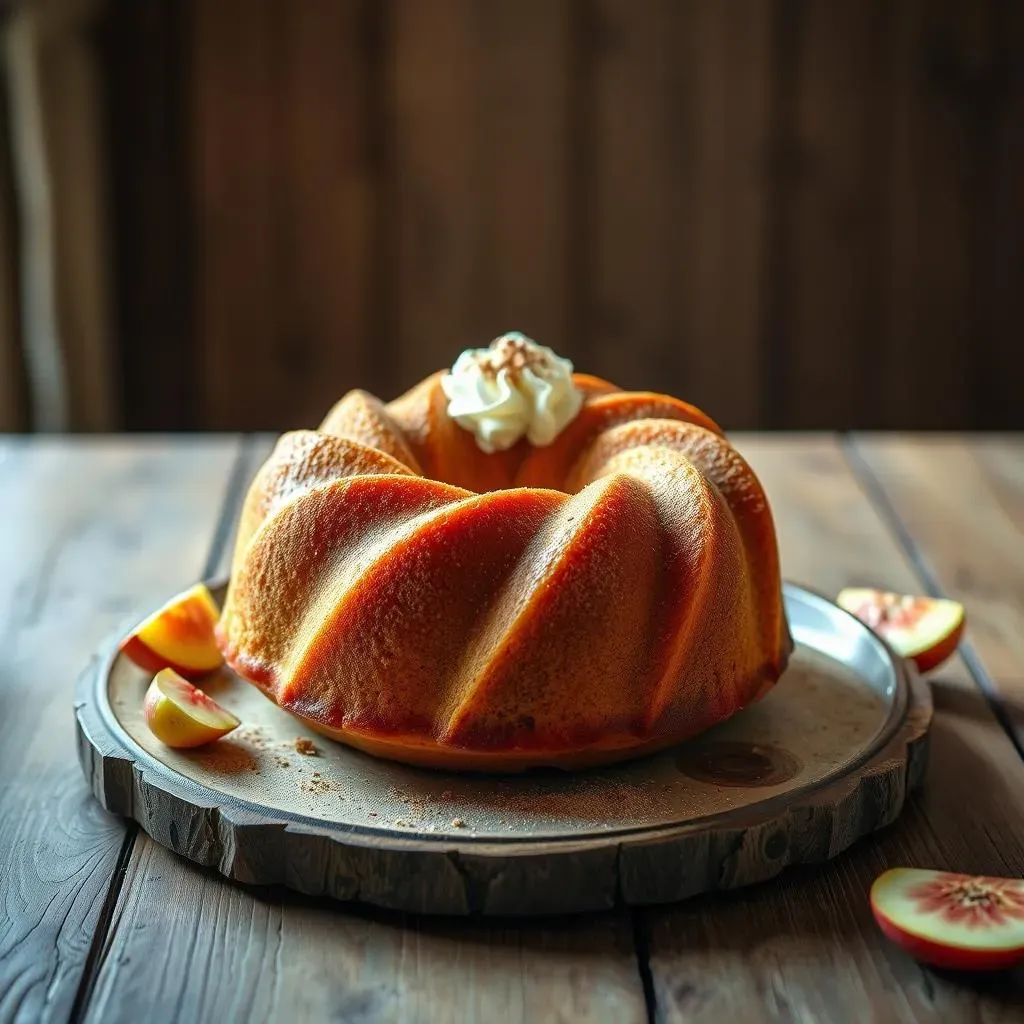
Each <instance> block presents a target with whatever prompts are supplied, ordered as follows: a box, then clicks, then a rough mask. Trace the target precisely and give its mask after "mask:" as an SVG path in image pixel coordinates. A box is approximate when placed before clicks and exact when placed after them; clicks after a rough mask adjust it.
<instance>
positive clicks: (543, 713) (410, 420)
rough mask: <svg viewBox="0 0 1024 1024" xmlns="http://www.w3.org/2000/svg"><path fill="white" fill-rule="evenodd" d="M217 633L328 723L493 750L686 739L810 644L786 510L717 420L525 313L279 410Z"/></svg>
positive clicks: (504, 759)
mask: <svg viewBox="0 0 1024 1024" xmlns="http://www.w3.org/2000/svg"><path fill="white" fill-rule="evenodd" d="M217 632H218V642H219V643H220V646H221V648H222V650H223V652H224V655H225V657H226V659H227V661H228V662H229V664H230V665H231V666H232V667H233V668H234V669H235V670H236V671H237V672H238V673H239V674H240V675H242V676H244V677H245V678H247V679H249V680H250V681H251V682H253V683H255V684H256V685H257V686H258V687H260V688H261V689H262V690H263V691H264V693H266V695H267V696H268V697H270V699H271V700H273V701H275V702H276V703H277V704H278V705H279V706H280V707H282V708H284V709H285V710H287V711H289V712H291V713H292V714H294V715H296V716H298V717H300V718H301V719H303V720H304V721H305V722H306V723H308V724H309V725H310V726H311V727H312V728H314V729H316V730H317V731H319V732H320V733H322V734H324V735H326V736H329V737H332V738H334V739H337V740H340V741H342V742H344V743H348V744H351V745H352V746H355V747H359V748H361V749H363V750H365V751H368V752H370V753H373V754H377V755H381V756H384V757H389V758H393V759H396V760H400V761H406V762H410V763H416V764H427V765H434V766H439V767H446V768H454V769H468V770H485V771H512V770H519V769H525V768H528V767H532V766H539V765H558V766H562V767H568V768H571V767H577V766H583V765H591V764H598V763H602V762H608V761H614V760H618V759H622V758H626V757H631V756H634V755H636V754H639V753H642V752H645V751H651V750H655V749H658V748H661V747H665V746H667V745H669V744H672V743H676V742H678V741H680V740H683V739H686V738H687V737H690V736H693V735H694V734H696V733H698V732H700V731H702V730H704V729H707V728H708V727H709V726H711V725H714V724H715V723H717V722H721V721H723V720H724V719H726V718H728V717H729V716H730V715H732V714H734V713H735V712H736V711H738V710H740V709H741V708H743V707H744V706H746V705H747V704H749V703H751V702H752V701H754V700H757V699H758V698H759V697H760V696H761V695H763V694H764V693H765V692H766V691H767V690H768V689H769V688H770V687H771V686H772V684H773V683H774V682H775V681H776V680H777V679H778V677H779V675H780V674H781V673H782V671H783V669H784V667H785V664H786V661H787V658H788V656H789V653H790V651H791V649H792V641H791V639H790V634H789V629H788V626H787V623H786V619H785V614H784V610H783V604H782V592H781V582H780V577H779V562H778V552H777V546H776V540H775V530H774V526H773V523H772V517H771V511H770V509H769V506H768V503H767V501H766V499H765V495H764V492H763V490H762V489H761V486H760V484H759V482H758V480H757V478H756V477H755V475H754V473H753V472H752V471H751V469H750V468H749V466H748V465H747V464H746V462H744V460H743V459H742V458H741V456H740V455H739V454H738V453H737V452H736V451H735V449H734V448H733V447H732V446H731V445H730V444H729V442H728V441H727V440H726V439H725V438H724V437H723V436H722V431H721V430H720V429H719V428H718V426H717V425H716V424H715V423H714V422H713V421H712V420H710V419H709V418H708V417H707V416H705V415H704V413H702V412H701V411H700V410H699V409H696V408H694V407H693V406H691V405H688V404H686V403H685V402H682V401H679V400H678V399H675V398H670V397H667V396H665V395H658V394H653V393H648V392H640V393H637V392H626V391H621V390H619V389H618V388H616V387H615V386H613V385H612V384H609V383H607V382H605V381H602V380H598V379H597V378H595V377H590V376H586V375H583V374H576V373H573V372H572V365H571V364H570V363H569V362H568V361H567V360H563V359H559V358H558V357H557V356H556V355H555V354H554V353H553V352H551V351H550V349H547V348H544V347H543V346H540V345H537V344H536V343H534V342H532V341H530V340H529V339H527V338H525V337H523V336H522V335H518V334H515V335H505V336H503V337H502V338H500V339H498V340H497V341H495V342H494V343H493V344H492V345H491V346H490V347H489V348H487V349H478V350H471V351H469V352H466V353H464V354H463V355H462V356H461V357H460V359H459V361H458V362H457V363H456V364H455V366H454V367H453V368H452V370H451V371H450V372H448V373H438V374H435V375H433V376H431V377H428V378H427V379H426V380H424V381H423V382H422V383H420V384H419V385H417V386H416V387H414V388H413V389H412V390H411V391H410V392H408V393H407V394H405V395H403V396H402V397H401V398H399V399H397V400H395V401H393V402H391V403H389V404H386V405H385V404H384V403H382V402H381V401H380V400H378V399H377V398H375V397H373V396H372V395H370V394H367V393H366V392H364V391H352V392H350V393H349V394H347V395H346V396H345V397H344V398H342V399H341V401H339V402H338V404H337V405H336V406H335V407H334V408H333V409H332V410H331V411H330V413H329V414H328V416H327V418H326V419H325V420H324V422H323V423H322V424H321V425H320V428H319V429H318V430H315V431H311V430H298V431H295V432H292V433H288V434H285V435H284V436H283V437H282V438H281V439H280V441H279V442H278V444H277V447H276V449H275V450H274V452H273V454H272V455H271V456H270V458H269V459H268V460H267V462H266V463H265V464H264V465H263V467H262V468H261V470H260V471H259V473H258V475H257V477H256V479H255V480H254V482H253V484H252V487H251V489H250V490H249V493H248V496H247V498H246V501H245V505H244V508H243V511H242V514H241V520H240V523H239V527H238V537H237V542H236V550H235V553H234V562H233V566H232V571H231V581H230V586H229V588H228V594H227V598H226V601H225V605H224V609H223V613H222V616H221V619H220V622H219V624H218V630H217Z"/></svg>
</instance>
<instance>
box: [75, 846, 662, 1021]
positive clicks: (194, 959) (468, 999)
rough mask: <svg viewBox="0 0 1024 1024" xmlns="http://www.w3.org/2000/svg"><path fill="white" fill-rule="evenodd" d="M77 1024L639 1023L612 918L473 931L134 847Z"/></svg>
mask: <svg viewBox="0 0 1024 1024" xmlns="http://www.w3.org/2000/svg"><path fill="white" fill-rule="evenodd" d="M136 852H137V855H136V856H135V857H133V859H132V864H131V867H130V869H129V873H128V878H127V880H126V883H125V887H124V890H123V893H124V899H123V901H122V903H121V904H120V905H119V906H118V909H117V912H116V915H115V917H114V921H113V929H112V935H111V945H110V949H109V950H108V952H107V956H106V959H105V961H104V964H103V970H102V972H101V975H100V979H99V984H98V986H97V989H96V993H95V998H94V1000H93V1002H92V1005H91V1006H90V1008H89V1013H88V1016H87V1018H86V1019H87V1020H89V1021H95V1022H103V1024H120V1022H122V1021H124V1022H128V1021H136V1020H139V1019H140V1017H144V1018H145V1019H147V1020H150V1021H153V1022H154V1024H158V1022H163V1021H168V1022H169V1021H176V1020H195V1021H208V1020H230V1021H232V1022H234V1021H239V1022H246V1021H266V1020H281V1019H285V1018H287V1019H290V1020H296V1021H315V1020H322V1019H324V1018H325V1017H326V1016H331V1017H332V1018H333V1019H337V1020H344V1021H346V1022H348V1024H363V1022H365V1024H369V1022H370V1021H374V1022H376V1021H396V1022H399V1021H424V1022H426V1021H430V1022H435V1021H436V1022H442V1021H444V1022H447V1021H450V1022H459V1021H468V1020H488V1021H492V1020H493V1021H496V1022H504V1021H523V1022H531V1024H532V1022H535V1021H544V1020H552V1019H558V1018H561V1019H564V1020H573V1021H576V1020H581V1021H607V1022H609V1024H612V1022H615V1024H618V1022H624V1024H625V1022H634V1021H637V1022H639V1021H645V1020H646V1015H645V1012H644V1003H643V995H642V993H641V991H640V977H639V974H638V973H637V970H636V965H635V960H634V956H633V951H632V946H631V942H630V938H631V936H630V933H629V931H628V928H625V927H624V925H623V921H624V919H623V918H622V917H611V916H601V917H597V918H589V919H585V920H576V921H569V922H566V923H564V924H550V923H549V924H544V925H540V924H538V925H529V924H524V925H514V926H509V927H507V928H499V927H490V928H481V927H478V926H474V925H467V924H465V923H461V922H452V923H446V922H444V921H442V920H438V919H414V918H407V917H404V916H401V917H400V916H390V915H388V916H385V915H383V914H380V913H376V914H373V915H370V914H369V913H367V912H364V911H362V910H353V909H351V908H346V907H344V906H342V905H332V904H330V903H320V904H319V905H318V904H317V902H316V901H313V900H302V899H301V898H299V897H295V896H294V895H291V894H284V893H281V892H278V891H265V890H257V891H249V890H246V889H243V888H240V887H238V886H232V885H228V884H226V883H224V882H223V881H222V880H221V879H220V878H219V877H215V876H214V875H213V874H212V873H210V872H205V871H203V870H201V869H199V868H196V867H195V866H193V865H192V864H190V863H188V862H185V861H182V860H180V859H178V858H176V857H175V856H174V855H173V854H171V853H169V852H168V851H166V850H165V849H164V848H163V847H161V846H157V845H156V844H155V843H153V842H152V841H150V840H149V839H146V838H142V839H141V840H140V842H139V844H138V847H137V851H136Z"/></svg>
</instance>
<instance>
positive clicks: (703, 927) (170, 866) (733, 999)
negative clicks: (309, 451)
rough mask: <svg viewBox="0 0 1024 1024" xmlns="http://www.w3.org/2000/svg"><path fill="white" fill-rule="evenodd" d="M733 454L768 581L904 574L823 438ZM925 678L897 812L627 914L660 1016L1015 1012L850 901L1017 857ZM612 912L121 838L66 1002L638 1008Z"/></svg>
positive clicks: (627, 939)
mask: <svg viewBox="0 0 1024 1024" xmlns="http://www.w3.org/2000/svg"><path fill="white" fill-rule="evenodd" d="M741 447H743V448H744V450H746V451H747V452H748V454H749V455H750V456H751V458H752V461H753V463H754V465H755V467H756V468H757V469H758V471H759V472H760V473H761V475H762V477H763V479H764V482H765V484H766V486H767V488H768V491H769V494H770V496H771V498H772V501H773V505H774V507H775V510H776V517H777V519H778V520H779V529H780V537H781V542H782V546H783V557H784V563H785V565H786V571H787V574H788V575H789V576H791V577H794V578H797V579H800V580H801V581H803V582H808V583H810V584H812V585H817V586H818V587H819V588H820V589H823V590H825V591H826V592H832V591H834V590H835V589H837V588H838V586H839V585H841V584H843V583H847V582H849V583H856V582H875V583H879V582H881V583H884V584H886V585H890V586H894V587H898V588H903V589H913V588H915V587H920V586H921V582H922V581H921V580H920V579H919V578H917V577H915V576H914V575H913V574H912V572H911V570H910V568H909V567H908V566H907V565H906V564H905V563H904V562H903V561H902V558H901V554H900V551H899V549H898V547H897V545H896V543H895V542H894V540H893V538H892V537H891V536H889V535H888V534H887V533H886V531H885V529H884V527H883V526H882V524H881V522H880V520H879V518H878V516H877V514H876V512H875V511H874V510H872V508H871V506H870V505H869V503H868V501H867V500H866V498H865V497H864V494H863V493H862V492H861V491H860V490H859V488H858V486H857V484H856V482H855V480H854V478H853V476H852V475H851V474H850V472H849V469H848V467H847V466H846V465H845V464H844V462H843V459H842V455H841V453H840V451H839V449H838V448H837V446H836V445H835V443H834V441H833V440H831V439H826V438H818V439H793V440H788V441H777V440H770V441H768V440H762V441H754V440H749V441H745V440H742V439H741ZM2 472H3V466H2V464H0V473H2ZM211 475H212V474H211ZM226 475H227V470H226V469H225V470H224V476H226ZM0 483H2V481H0ZM153 498H156V500H157V503H158V504H159V496H155V495H154V496H150V500H153ZM139 529H140V533H141V527H140V528H139ZM840 544H841V545H842V546H840ZM159 596H161V595H156V597H159ZM154 599H155V598H154ZM939 679H940V681H941V682H940V683H939V684H938V685H937V686H936V698H937V705H938V707H939V716H938V719H937V722H936V733H935V739H934V746H933V751H934V754H933V764H932V769H931V772H930V775H929V788H928V789H927V790H926V792H925V794H924V796H923V798H921V799H919V800H918V801H915V802H914V804H913V805H912V806H911V807H910V808H909V809H908V812H907V814H906V816H905V819H904V823H903V824H901V825H897V826H895V827H894V829H892V830H890V832H889V833H887V834H886V835H885V836H884V837H882V838H880V839H878V840H873V841H869V842H866V843H864V844H861V846H860V847H858V848H857V849H856V850H855V851H854V852H853V853H851V854H850V855H847V856H846V857H843V858H841V859H840V860H839V861H838V862H836V863H835V864H833V865H831V866H827V867H824V868H821V869H817V870H806V871H800V872H793V873H790V874H789V875H787V876H785V877H784V878H783V879H782V880H781V882H779V883H769V884H767V885H764V886H761V887H758V888H757V889H753V890H745V891H742V892H739V893H735V894H731V895H726V896H717V897H714V898H712V899H709V900H699V901H694V902H693V903H690V904H685V905H682V906H680V907H675V908H669V909H665V910H652V911H649V912H645V913H644V914H643V915H642V920H641V921H640V924H641V926H642V927H641V930H640V936H639V937H640V953H641V956H643V953H644V949H645V947H646V946H647V945H649V946H650V953H651V956H650V978H651V982H652V984H653V987H654V994H655V998H656V1000H657V1007H656V1009H657V1014H658V1017H659V1019H665V1020H672V1019H681V1018H686V1019H701V1018H704V1019H709V1020H720V1019H724V1018H723V1014H725V1015H726V1016H727V1017H728V1018H729V1019H737V1020H738V1019H772V1018H773V1017H779V1016H790V1015H792V1016H799V1015H800V1014H801V1013H803V1014H804V1015H805V1016H806V1015H808V1014H809V1015H811V1016H817V1017H818V1018H820V1019H826V1018H827V1019H850V1020H862V1019H865V1018H866V1017H869V1016H871V1015H874V1016H876V1017H881V1018H883V1019H887V1020H891V1019H897V1018H902V1019H915V1020H928V1019H935V1018H937V1017H938V1016H939V1015H940V1014H951V1013H954V1012H955V1013H957V1014H958V1015H960V1016H963V1015H965V1014H970V1013H972V1012H975V1013H978V1014H981V1013H986V1014H993V1015H998V1013H999V1011H1000V1010H1006V1011H1007V1014H1009V1013H1010V1004H1011V1003H1012V1005H1013V1007H1014V1008H1015V1009H1016V1008H1019V1006H1020V1002H1019V1000H1020V978H1019V977H1018V976H1017V975H1005V976H1002V977H1000V978H997V979H993V980H992V981H991V982H989V983H987V984H986V985H985V986H984V987H982V988H980V989H979V988H977V987H971V986H968V987H964V986H962V985H958V984H954V983H952V982H949V981H947V980H945V979H941V978H938V977H936V976H932V975H928V974H925V973H924V972H922V971H920V969H918V968H917V967H915V966H914V965H913V964H912V963H911V962H910V961H909V960H907V959H906V958H905V957H903V956H902V955H901V954H899V953H898V951H895V950H893V949H892V948H891V947H887V946H886V945H885V944H884V943H883V941H882V940H881V939H880V937H879V936H878V934H877V931H876V930H875V928H874V925H873V922H871V920H870V917H869V915H868V913H867V906H866V903H865V902H864V896H865V894H866V890H867V886H868V885H869V884H870V880H871V878H872V877H873V875H874V874H875V873H877V871H878V870H881V869H882V868H883V867H884V866H887V865H888V864H889V863H895V862H899V861H901V860H903V861H916V862H919V863H920V862H924V861H929V862H932V863H936V864H938V865H939V866H961V867H965V868H969V869H971V870H989V871H999V870H1002V871H1005V872H1008V873H1010V872H1012V871H1013V870H1016V871H1020V870H1022V869H1024V857H1022V841H1021V830H1020V827H1019V826H1018V827H1017V828H1015V829H1014V830H1011V831H1009V832H1008V834H1007V835H1005V836H1004V837H999V838H998V839H996V838H994V837H993V835H992V831H991V829H992V827H993V826H996V825H998V824H999V820H1000V819H999V816H1000V814H1002V812H1003V811H1004V809H1005V810H1006V811H1007V812H1008V813H1009V815H1010V816H1012V815H1014V814H1016V816H1017V817H1018V818H1020V814H1019V811H1020V809H1021V807H1020V804H1021V800H1020V799H1014V797H1013V790H1014V789H1016V791H1017V792H1020V791H1021V786H1020V782H1021V781H1024V766H1022V765H1021V763H1020V762H1019V760H1018V759H1017V758H1016V756H1015V754H1014V752H1013V749H1012V747H1011V746H1010V744H1009V742H1008V741H1007V740H1006V738H1005V737H1004V736H1003V734H1002V733H1001V732H1000V730H999V728H998V726H997V725H996V723H995V722H994V720H993V719H992V717H991V714H990V713H989V711H988V708H987V705H986V704H985V702H984V700H983V698H982V697H981V695H980V694H979V692H978V691H977V689H976V688H975V687H974V685H973V683H972V682H971V681H970V680H969V678H968V676H967V675H966V673H965V672H964V670H963V667H962V666H961V665H959V664H956V665H954V666H953V667H952V668H951V669H950V670H949V671H948V672H945V671H944V672H940V673H939ZM972 762H973V764H974V766H975V768H976V769H980V770H981V771H982V772H983V775H982V776H981V777H979V778H978V781H979V783H980V785H978V786H977V787H976V789H975V788H972V785H971V779H970V777H969V773H968V772H967V771H965V768H968V767H970V764H971V763H972ZM74 770H75V771H77V766H75V767H74ZM79 792H80V793H81V791H79ZM951 812H955V814H956V815H959V821H960V822H964V823H966V825H967V826H968V827H966V828H965V827H962V826H961V825H959V824H958V819H957V818H956V817H954V816H953V814H951ZM118 834H119V835H120V834H121V833H118ZM114 846H115V847H116V843H115V844H114ZM114 853H115V855H116V849H115V851H114ZM109 870H110V869H109V868H108V869H107V875H108V874H109ZM107 875H103V876H102V877H104V878H105V877H107ZM624 922H625V919H624V918H622V917H621V916H615V915H602V916H601V917H599V918H584V919H579V920H577V921H570V922H566V923H564V924H557V925H556V924H552V923H551V922H543V923H541V924H538V925H537V926H531V925H527V926H523V925H518V924H517V925H515V926H509V927H507V928H495V927H489V928H480V927H478V926H476V925H472V926H470V927H466V926H464V925H463V924H461V923H452V922H443V921H429V920H423V919H409V918H403V917H389V916H386V915H382V914H379V913H377V914H371V913H370V912H363V911H354V910H352V909H351V908H348V907H339V906H325V907H320V906H317V905H316V904H314V903H313V902H312V901H303V900H300V899H298V898H295V897H292V896H290V895H286V894H284V893H280V892H276V891H275V892H270V893H266V892H263V893H256V894H254V893H252V892H250V891H249V890H245V889H242V888H240V887H237V886H231V885H228V884H227V883H224V882H222V881H221V880H220V879H219V877H214V876H212V875H211V874H210V873H207V872H203V871H201V870H198V869H195V868H193V867H192V866H191V865H189V864H186V863H185V862H183V861H181V860H179V859H178V858H176V857H174V856H173V855H172V854H170V853H168V852H167V851H165V850H163V849H162V848H160V847H157V846H156V845H155V844H153V843H152V842H151V841H149V840H148V838H147V837H145V836H142V835H140V836H139V837H138V839H137V840H136V842H135V844H134V847H133V849H132V854H131V858H130V861H129V862H128V864H127V871H126V875H125V881H124V885H123V887H122V888H121V891H120V895H119V898H118V903H117V907H116V909H115V912H114V914H113V918H112V920H111V922H110V925H111V928H110V934H109V935H108V936H106V937H105V939H104V944H103V948H102V955H101V957H100V959H99V962H98V964H97V967H98V970H99V977H98V979H97V984H96V987H95V991H94V993H93V997H92V999H91V1000H90V1002H89V1003H88V1004H87V1005H86V1006H85V1007H84V1011H85V1012H84V1016H85V1017H87V1018H88V1019H91V1020H103V1021H108V1020H117V1019H125V1018H130V1019H136V1018H138V1017H139V1016H143V1015H144V1016H147V1017H150V1018H153V1019H155V1020H157V1021H159V1020H162V1019H172V1016H171V1014H172V1012H173V1013H177V1014H179V1015H181V1016H182V1019H184V1016H185V1015H187V1016H188V1017H189V1019H195V1020H202V1019H209V1018H212V1017H214V1016H223V1015H224V1014H225V1013H229V1014H230V1016H231V1019H241V1020H247V1019H264V1016H266V1015H272V1011H274V1010H279V1011H280V1012H282V1013H283V1012H288V1013H290V1014H291V1015H292V1016H295V1017H297V1018H298V1019H302V1018H303V1015H305V1016H307V1017H308V1016H310V1015H316V1012H317V1011H324V1010H329V1011H330V1012H332V1013H334V1014H337V1015H341V1016H342V1017H343V1019H349V1020H360V1019H364V1020H369V1019H374V1020H376V1019H380V1017H381V1016H382V1015H386V1014H387V1012H388V1011H389V1010H390V1011H391V1012H392V1013H393V1014H394V1015H395V1019H410V1018H412V1019H423V1018H424V1017H427V1018H428V1019H451V1020H459V1019H464V1018H466V1017H468V1016H470V1015H471V1014H473V1013H474V1012H475V1013H477V1015H482V1014H484V1013H486V1014H487V1016H488V1018H489V1019H494V1018H497V1014H498V1013H499V1012H500V1011H501V1010H502V1009H504V1010H505V1013H506V1018H505V1019H512V1020H519V1019H529V1020H541V1019H543V1013H544V1012H545V1011H548V1012H561V1013H563V1014H569V1015H571V1017H572V1018H574V1019H579V1018H581V1017H589V1019H598V1020H600V1019H607V1020H616V1021H619V1020H642V1019H644V1016H645V1007H644V1000H643V994H642V991H641V989H640V978H639V976H638V973H637V961H636V960H635V959H634V955H633V945H632V941H631V935H630V932H629V928H628V925H627V924H625V923H624ZM780 925H781V926H782V927H780ZM648 927H649V929H650V931H649V933H648ZM100 938H101V939H103V937H102V936H101V937H100ZM265 968H266V969H265ZM642 969H646V965H643V964H642ZM161 1010H162V1011H163V1015H161V1012H160V1011H161ZM498 1019H500V1018H498Z"/></svg>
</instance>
